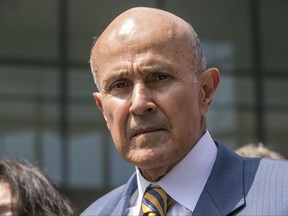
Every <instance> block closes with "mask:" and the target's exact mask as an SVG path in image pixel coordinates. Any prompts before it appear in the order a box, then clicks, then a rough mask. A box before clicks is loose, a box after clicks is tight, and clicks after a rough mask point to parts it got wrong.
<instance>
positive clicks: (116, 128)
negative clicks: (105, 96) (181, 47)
mask: <svg viewBox="0 0 288 216" xmlns="http://www.w3.org/2000/svg"><path fill="white" fill-rule="evenodd" d="M128 110H129V109H128V106H127V103H125V102H124V101H122V100H107V101H105V103H104V106H103V114H104V116H105V119H106V123H107V126H108V128H109V130H110V132H111V135H112V137H113V140H114V142H115V144H116V142H117V143H118V142H120V139H123V138H124V137H126V135H125V128H126V122H127V118H128V114H129V113H128Z"/></svg>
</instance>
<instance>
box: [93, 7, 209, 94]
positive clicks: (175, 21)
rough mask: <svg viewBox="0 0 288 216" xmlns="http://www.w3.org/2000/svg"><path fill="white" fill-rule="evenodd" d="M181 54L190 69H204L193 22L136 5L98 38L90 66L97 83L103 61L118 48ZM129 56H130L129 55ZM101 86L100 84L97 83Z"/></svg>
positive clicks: (109, 58)
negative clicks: (170, 50) (169, 50)
mask: <svg viewBox="0 0 288 216" xmlns="http://www.w3.org/2000/svg"><path fill="white" fill-rule="evenodd" d="M167 46H169V47H170V48H171V49H173V51H174V54H175V55H176V54H177V55H182V56H183V60H185V61H187V63H189V64H190V68H191V71H193V72H201V71H203V70H204V69H205V59H204V57H203V56H202V51H201V48H200V44H199V40H198V37H197V34H196V33H195V31H194V29H193V28H192V26H191V25H189V24H188V23H187V22H186V21H184V20H183V19H181V18H180V17H178V16H175V15H174V14H172V13H169V12H167V11H163V10H160V9H155V8H146V7H137V8H132V9H129V10H127V11H125V12H123V13H122V14H120V15H119V16H118V17H116V18H115V19H114V20H113V21H112V22H111V23H110V25H109V26H108V27H107V28H106V29H105V30H104V32H103V33H102V34H101V35H100V37H99V38H98V39H97V41H96V42H95V44H94V46H93V48H92V51H91V58H90V63H91V69H92V72H93V75H94V79H95V82H96V84H97V72H98V71H99V70H101V69H100V66H99V65H100V64H101V63H102V62H106V61H108V60H109V61H111V62H112V60H113V59H111V58H112V57H113V55H114V54H115V53H116V52H119V50H121V52H122V53H123V55H125V53H126V51H127V50H128V49H129V50H131V49H134V50H135V53H136V52H137V50H139V49H144V48H147V49H149V47H154V49H158V50H162V49H167ZM127 58H129V56H127ZM97 86H98V88H99V85H98V84H97Z"/></svg>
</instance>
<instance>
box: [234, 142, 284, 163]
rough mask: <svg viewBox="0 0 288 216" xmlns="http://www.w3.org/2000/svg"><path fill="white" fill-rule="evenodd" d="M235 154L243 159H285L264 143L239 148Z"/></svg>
mask: <svg viewBox="0 0 288 216" xmlns="http://www.w3.org/2000/svg"><path fill="white" fill-rule="evenodd" d="M235 152H236V153H237V154H239V155H241V156H242V157H256V158H262V157H264V158H275V159H285V157H284V156H283V155H282V154H280V153H279V152H276V151H272V150H271V149H269V148H267V147H265V146H264V145H263V143H258V145H255V144H253V143H249V144H246V145H244V146H241V147H239V148H237V149H236V150H235Z"/></svg>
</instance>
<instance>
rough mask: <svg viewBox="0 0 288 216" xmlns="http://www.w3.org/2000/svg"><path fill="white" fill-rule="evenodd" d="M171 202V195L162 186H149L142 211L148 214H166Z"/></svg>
mask: <svg viewBox="0 0 288 216" xmlns="http://www.w3.org/2000/svg"><path fill="white" fill-rule="evenodd" d="M171 204H172V199H171V197H170V196H169V195H168V194H167V193H166V192H165V191H164V190H163V189H162V188H152V187H148V188H147V190H146V192H145V194H144V197H143V201H142V211H143V213H144V215H146V216H165V215H166V212H167V210H168V208H169V206H170V205H171Z"/></svg>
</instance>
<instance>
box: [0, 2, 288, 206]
mask: <svg viewBox="0 0 288 216" xmlns="http://www.w3.org/2000/svg"><path fill="white" fill-rule="evenodd" d="M134 6H151V7H157V8H162V9H165V10H168V11H170V12H173V13H176V14H177V15H179V16H180V17H182V18H184V19H186V20H187V21H189V22H190V23H191V24H192V25H193V26H194V28H195V30H196V32H197V33H198V35H199V37H200V40H201V43H202V47H203V51H204V55H205V56H206V59H207V64H208V66H216V67H218V68H219V69H220V72H221V75H222V82H221V85H220V88H219V90H218V92H217V93H216V98H215V100H214V103H213V105H212V109H211V112H210V113H209V115H208V129H209V131H210V133H211V134H212V136H213V137H214V138H216V139H218V140H220V141H221V142H223V143H224V144H225V145H226V146H228V147H230V148H232V149H235V148H237V147H239V146H242V145H244V144H247V143H258V142H263V143H264V145H265V146H267V147H269V148H270V149H273V150H275V151H278V152H281V153H282V154H283V155H284V156H286V157H288V145H287V138H288V131H287V125H288V123H287V122H288V96H287V91H288V54H287V50H288V25H287V20H288V13H287V9H288V1H287V0H273V1H272V0H234V1H230V0H217V1H212V0H181V1H175V0H120V1H115V0H105V1H101V0H49V1H48V0H38V1H35V0H0V156H1V158H25V159H27V160H29V161H31V162H33V163H34V162H37V163H38V164H40V166H41V167H42V168H43V169H45V170H46V171H47V172H48V174H49V176H50V177H51V178H52V179H53V180H54V181H55V182H56V183H57V184H59V185H60V187H61V188H63V190H64V191H65V193H66V194H67V195H68V196H69V197H70V198H71V199H72V200H73V201H74V202H75V203H76V204H77V206H78V207H79V209H80V210H83V209H84V208H86V207H87V206H88V205H89V204H90V203H91V202H92V201H94V200H95V199H96V198H98V197H99V196H100V195H102V194H103V193H106V192H107V191H108V190H111V189H112V188H114V187H116V186H118V185H121V184H123V183H125V182H126V181H127V179H128V178H129V176H130V175H131V174H132V172H133V171H134V167H133V166H131V165H129V164H126V163H124V162H123V161H122V160H121V158H120V156H118V154H117V152H116V150H115V149H114V145H113V142H112V140H111V137H110V134H109V132H108V131H107V129H106V125H105V123H104V120H103V118H102V115H101V113H100V111H99V110H98V109H97V108H96V106H95V103H94V100H93V98H92V92H93V91H95V90H96V87H95V86H94V83H93V79H92V75H91V73H90V68H89V64H88V60H89V54H90V48H91V44H92V42H93V37H95V36H97V35H99V34H100V33H101V32H102V31H103V30H104V28H105V26H106V25H107V24H108V23H110V21H112V19H113V18H114V17H115V16H116V15H118V14H119V13H121V12H122V11H124V10H126V9H128V8H130V7H134Z"/></svg>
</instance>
